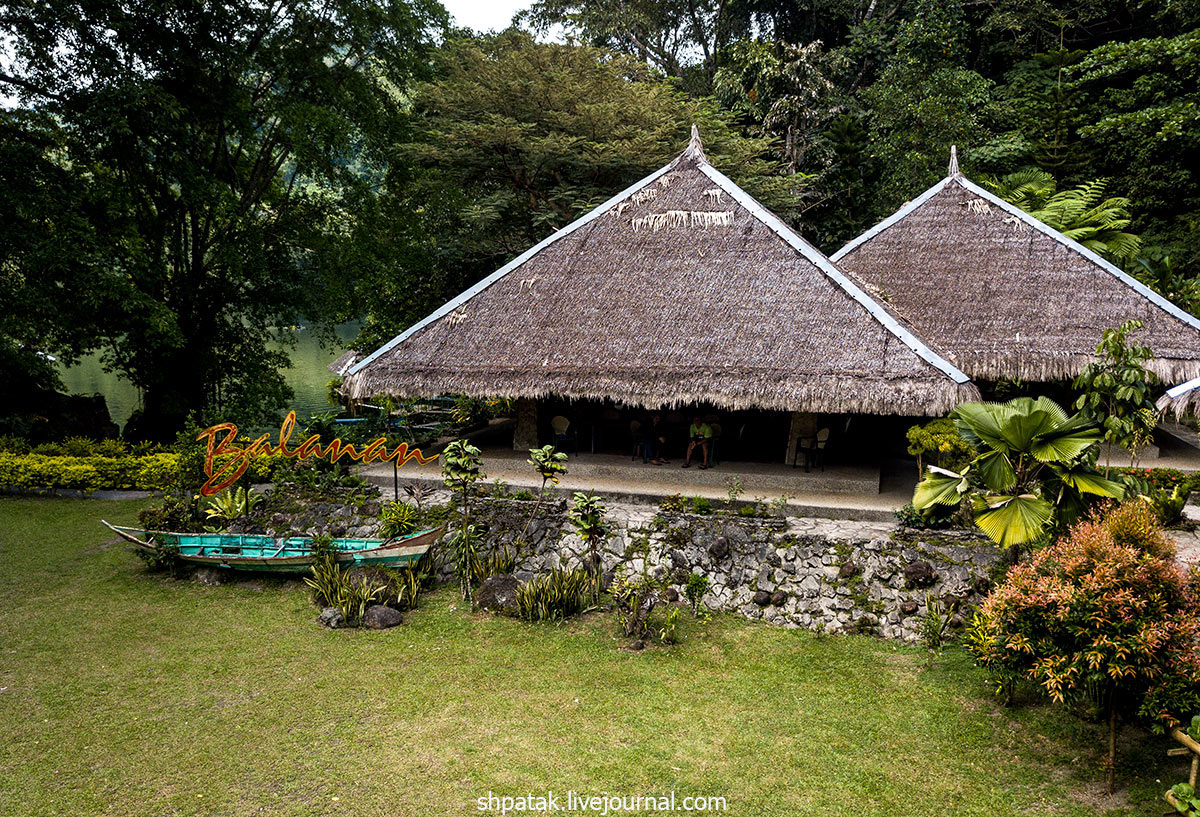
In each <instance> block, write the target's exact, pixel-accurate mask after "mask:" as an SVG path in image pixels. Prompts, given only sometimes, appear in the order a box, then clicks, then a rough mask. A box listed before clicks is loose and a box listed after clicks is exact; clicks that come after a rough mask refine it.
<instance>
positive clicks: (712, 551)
mask: <svg viewBox="0 0 1200 817" xmlns="http://www.w3.org/2000/svg"><path fill="white" fill-rule="evenodd" d="M708 555H709V556H711V557H713V558H714V559H724V558H725V557H726V556H728V555H729V539H728V538H727V537H724V536H718V537H717V538H716V541H714V542H713V543H712V544H711V545H709V546H708Z"/></svg>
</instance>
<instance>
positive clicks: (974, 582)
mask: <svg viewBox="0 0 1200 817" xmlns="http://www.w3.org/2000/svg"><path fill="white" fill-rule="evenodd" d="M444 499H445V497H444V496H443V497H442V500H443V501H444ZM533 506H534V503H533V502H532V501H528V500H515V499H499V498H481V499H479V500H476V501H475V502H474V504H473V506H472V508H473V521H474V523H475V524H476V525H478V527H479V532H480V534H481V544H480V550H481V552H482V553H484V554H486V553H489V552H491V551H492V550H493V549H495V548H497V547H511V546H512V545H513V543H514V542H515V541H516V540H517V539H518V538H519V537H520V536H521V535H522V533H525V539H526V541H527V543H528V544H527V546H526V549H525V550H526V553H525V554H524V555H523V556H522V558H521V559H520V561H519V562H518V563H517V565H516V567H515V569H514V571H513V574H514V575H515V576H516V577H517V578H518V579H520V580H522V581H526V580H528V579H529V578H531V577H532V576H534V575H537V574H539V573H543V572H546V571H549V570H552V569H554V568H557V567H566V568H573V567H581V566H583V565H584V563H585V560H586V559H587V558H588V555H589V554H588V552H587V547H586V546H585V545H584V543H583V542H582V540H580V538H579V537H578V536H577V535H576V534H575V532H574V530H573V529H572V527H571V525H570V524H569V522H568V521H567V505H566V502H565V501H563V500H561V499H552V500H548V501H547V502H545V503H544V504H543V506H542V508H541V509H540V511H539V512H538V514H537V516H536V518H534V519H533V520H532V522H530V521H529V520H530V514H531V513H532V511H533ZM378 512H379V503H378V502H374V501H373V502H368V503H367V504H365V505H362V506H361V507H359V508H352V507H350V506H340V505H338V504H337V503H315V504H305V505H303V506H297V507H295V513H294V515H290V516H289V515H281V514H280V513H279V512H278V511H276V512H275V513H273V514H272V515H271V517H270V518H269V522H270V523H271V524H270V527H272V528H277V529H282V528H290V529H292V530H294V531H302V532H305V533H314V532H315V533H320V532H329V533H334V534H335V535H343V536H374V535H376V533H377V531H378V520H377V519H374V518H373V517H371V514H373V513H374V514H377V513H378ZM608 521H609V523H610V524H611V525H612V526H613V535H612V536H611V537H610V538H609V540H608V541H607V542H606V543H605V545H604V547H603V549H602V552H601V553H600V558H601V562H602V565H603V569H604V571H605V573H606V575H608V576H613V575H617V574H619V573H622V572H626V573H633V574H641V573H642V572H646V573H647V574H649V575H652V576H655V577H657V578H662V579H665V580H667V581H668V582H669V585H670V587H671V588H673V589H674V591H675V593H677V594H679V595H680V596H682V594H683V588H684V586H685V585H686V583H687V577H688V575H689V574H691V573H698V574H701V575H704V576H707V577H708V579H709V589H708V592H707V594H706V595H705V596H704V599H703V603H704V604H705V605H706V606H707V607H708V608H710V609H713V610H726V611H730V612H736V613H740V614H742V615H744V616H747V617H750V618H756V619H762V620H764V621H767V622H769V623H772V624H778V625H782V626H788V627H808V628H813V629H819V630H823V631H825V632H831V633H832V632H861V633H870V634H874V635H878V636H881V637H884V638H890V639H899V640H905V641H913V640H917V639H918V638H919V637H920V635H919V634H920V629H921V626H922V621H923V619H924V617H925V616H926V613H927V612H929V610H928V608H929V603H930V602H932V603H933V605H934V607H935V608H940V609H944V610H945V611H946V615H948V616H949V617H950V619H951V625H950V626H951V628H954V627H955V626H956V625H960V624H961V623H962V621H964V620H965V619H966V618H967V617H969V610H970V608H971V607H973V606H974V605H976V604H977V603H978V602H979V601H980V599H981V598H982V596H983V595H984V594H986V592H987V590H988V589H989V588H990V586H991V583H992V582H993V581H994V579H995V577H996V576H998V575H999V573H1000V572H1001V571H1002V570H1003V563H1002V556H1001V554H1000V553H999V552H998V551H997V549H996V548H995V547H994V546H992V545H990V544H989V543H987V542H986V541H984V540H982V539H981V538H980V537H978V536H977V535H974V534H971V533H967V532H947V531H911V530H908V529H904V528H897V527H896V526H895V525H892V524H889V523H878V522H874V523H872V522H850V521H836V520H827V519H805V518H788V519H780V518H760V517H743V516H735V515H726V514H713V515H705V516H701V515H696V514H684V513H680V514H662V513H660V512H659V511H658V509H657V508H655V507H653V506H647V505H634V504H628V505H625V504H610V505H609V516H608ZM527 524H528V530H527V531H526V525H527ZM452 574H453V566H452V565H451V564H450V563H449V560H446V561H445V563H443V564H442V566H441V569H440V576H441V578H443V579H445V580H449V579H450V578H452ZM955 608H957V609H958V610H959V613H958V615H957V616H954V615H953V611H954V609H955Z"/></svg>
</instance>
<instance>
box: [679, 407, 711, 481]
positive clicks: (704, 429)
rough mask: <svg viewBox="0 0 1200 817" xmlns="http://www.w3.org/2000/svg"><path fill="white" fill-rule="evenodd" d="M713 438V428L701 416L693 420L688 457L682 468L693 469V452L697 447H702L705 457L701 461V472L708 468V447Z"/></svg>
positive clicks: (689, 436) (684, 459)
mask: <svg viewBox="0 0 1200 817" xmlns="http://www.w3.org/2000/svg"><path fill="white" fill-rule="evenodd" d="M712 436H713V430H712V426H710V425H709V424H708V423H706V422H704V419H703V418H701V417H700V416H696V417H693V418H692V425H691V428H689V429H688V447H687V456H685V457H684V458H683V465H682V466H681V467H682V468H691V467H692V452H693V451H695V450H696V446H700V451H701V453H702V454H703V455H704V456H703V457H702V458H701V460H700V470H702V471H703V470H704V469H706V468H708V447H709V444H710V443H711V442H712Z"/></svg>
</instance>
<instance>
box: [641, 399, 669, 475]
mask: <svg viewBox="0 0 1200 817" xmlns="http://www.w3.org/2000/svg"><path fill="white" fill-rule="evenodd" d="M642 433H644V434H645V435H646V440H647V443H648V444H647V454H648V455H649V458H650V462H652V463H653V464H655V465H663V464H665V463H666V461H667V458H666V457H665V456H664V454H666V453H667V424H666V423H665V422H664V421H663V416H662V415H661V414H659V413H658V412H657V411H656V412H654V413H653V414H651V415H650V422H649V423H648V424H647V425H645V426H643V427H642Z"/></svg>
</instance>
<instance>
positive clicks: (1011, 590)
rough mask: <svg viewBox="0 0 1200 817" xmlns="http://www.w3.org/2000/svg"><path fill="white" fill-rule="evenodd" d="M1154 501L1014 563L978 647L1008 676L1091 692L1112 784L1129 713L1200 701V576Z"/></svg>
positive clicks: (1115, 512)
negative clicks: (1105, 734)
mask: <svg viewBox="0 0 1200 817" xmlns="http://www.w3.org/2000/svg"><path fill="white" fill-rule="evenodd" d="M1198 581H1200V576H1198V575H1197V574H1196V573H1192V574H1190V575H1185V574H1184V573H1183V571H1181V570H1180V569H1179V566H1178V565H1177V564H1176V562H1175V558H1174V544H1173V543H1172V542H1170V541H1169V540H1168V539H1167V538H1166V537H1165V536H1164V535H1163V533H1162V528H1161V527H1160V526H1159V525H1158V522H1157V520H1156V519H1155V518H1154V515H1153V513H1152V512H1151V510H1150V509H1149V508H1148V507H1147V505H1146V504H1145V503H1143V502H1136V501H1135V502H1126V503H1124V504H1122V505H1120V506H1118V507H1116V508H1113V509H1111V510H1109V511H1108V512H1106V513H1104V514H1094V515H1093V517H1092V518H1090V519H1088V520H1086V521H1083V522H1080V523H1079V524H1077V525H1075V526H1074V527H1073V528H1071V531H1070V534H1069V535H1068V536H1066V537H1064V538H1063V539H1061V540H1060V541H1059V542H1058V543H1057V544H1055V545H1052V546H1050V547H1047V548H1045V549H1043V550H1040V551H1037V552H1035V553H1034V554H1033V555H1032V556H1031V558H1030V560H1029V561H1028V562H1027V563H1025V564H1021V565H1018V566H1016V567H1014V568H1012V569H1011V570H1010V571H1009V573H1008V577H1007V579H1006V580H1005V582H1004V583H1003V584H1002V585H1001V586H1000V587H998V588H997V589H996V590H995V591H993V592H992V594H991V595H989V596H988V598H987V599H986V600H985V601H984V603H983V605H982V607H981V608H980V611H979V613H978V614H977V615H976V617H975V620H974V622H973V624H972V627H971V628H970V630H969V631H968V636H967V639H966V646H967V649H968V650H970V651H971V652H972V653H973V654H974V656H975V658H976V660H977V661H978V662H979V663H980V664H981V665H983V666H984V667H986V668H987V669H988V670H989V671H990V672H991V673H992V675H993V678H995V679H996V680H997V684H998V687H999V688H1002V689H1003V688H1008V689H1011V686H1012V683H1013V681H1015V680H1017V679H1025V680H1028V681H1031V682H1033V683H1034V684H1036V685H1037V686H1038V687H1039V688H1040V689H1041V690H1042V691H1043V692H1044V693H1045V694H1046V695H1047V696H1049V697H1050V699H1051V700H1053V701H1055V702H1058V703H1072V702H1075V701H1080V700H1083V701H1087V702H1089V703H1091V704H1092V705H1093V706H1094V707H1095V708H1096V709H1098V710H1099V711H1100V713H1101V714H1102V715H1103V716H1105V718H1106V720H1107V721H1108V724H1109V743H1108V758H1107V761H1106V767H1107V772H1108V774H1107V777H1108V785H1109V790H1110V791H1111V790H1112V784H1113V770H1114V767H1115V751H1116V748H1115V747H1116V734H1117V727H1118V723H1119V718H1121V717H1131V716H1137V717H1139V718H1141V719H1142V720H1144V721H1146V722H1148V723H1149V724H1150V725H1151V726H1152V727H1154V728H1156V729H1159V730H1161V729H1164V728H1170V727H1174V726H1177V725H1178V724H1179V723H1180V720H1181V718H1182V717H1184V713H1192V712H1195V711H1197V710H1200V652H1198V647H1197V645H1198V643H1200V593H1198V592H1197V591H1198V590H1200V587H1198V586H1197V582H1198Z"/></svg>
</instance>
